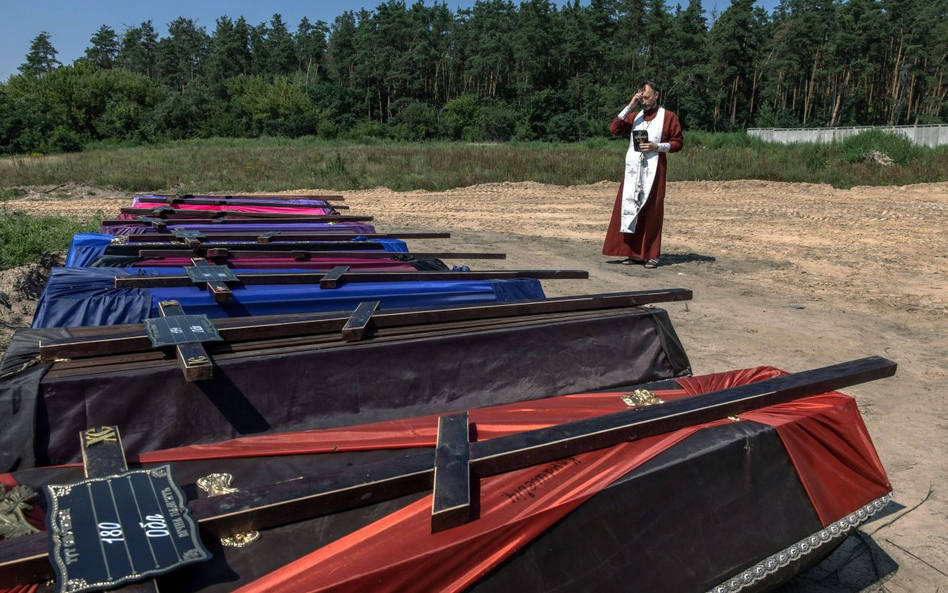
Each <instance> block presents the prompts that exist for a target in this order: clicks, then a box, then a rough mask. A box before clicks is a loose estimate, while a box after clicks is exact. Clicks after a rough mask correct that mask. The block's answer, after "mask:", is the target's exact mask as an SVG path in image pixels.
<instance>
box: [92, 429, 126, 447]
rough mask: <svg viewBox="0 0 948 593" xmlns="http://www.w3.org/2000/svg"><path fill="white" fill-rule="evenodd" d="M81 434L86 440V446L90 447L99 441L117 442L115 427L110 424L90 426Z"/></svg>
mask: <svg viewBox="0 0 948 593" xmlns="http://www.w3.org/2000/svg"><path fill="white" fill-rule="evenodd" d="M83 436H84V438H85V440H86V447H91V446H92V445H97V444H99V443H117V442H118V436H116V434H115V429H114V428H113V427H111V426H99V427H96V428H90V429H88V430H87V431H85V432H84V433H83Z"/></svg>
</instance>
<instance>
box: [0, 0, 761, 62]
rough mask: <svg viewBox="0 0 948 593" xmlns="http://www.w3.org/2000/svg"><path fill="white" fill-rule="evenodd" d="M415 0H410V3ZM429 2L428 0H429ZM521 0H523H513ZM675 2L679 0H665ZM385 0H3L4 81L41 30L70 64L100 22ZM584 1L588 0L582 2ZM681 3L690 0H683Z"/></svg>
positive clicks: (713, 0)
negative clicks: (331, 0)
mask: <svg viewBox="0 0 948 593" xmlns="http://www.w3.org/2000/svg"><path fill="white" fill-rule="evenodd" d="M413 1H414V0H408V2H407V3H408V4H411V3H412V2H413ZM427 1H428V2H429V3H430V0H427ZM514 1H515V2H517V3H519V0H514ZM666 1H667V4H669V5H670V6H674V5H675V4H678V0H666ZM777 1H778V0H757V2H758V4H759V5H760V6H763V7H764V8H766V9H768V10H771V9H773V7H774V6H776V4H777ZM555 2H556V3H557V4H562V3H563V1H562V0H555ZM380 3H381V0H376V1H370V2H363V1H362V0H354V1H351V2H326V1H321V0H310V1H308V2H306V1H303V0H283V1H282V2H260V1H259V0H256V1H251V0H227V1H224V0H189V1H183V0H158V1H152V2H142V1H141V0H92V1H83V0H0V80H6V79H7V78H8V77H9V76H10V75H11V74H16V73H17V66H19V65H20V64H22V63H23V61H24V58H25V56H26V53H27V52H28V51H29V48H30V42H31V41H32V40H33V38H34V37H36V36H37V35H38V34H39V32H40V31H48V32H49V33H50V39H51V41H52V43H53V47H55V48H56V49H57V50H58V51H59V55H58V56H57V57H58V59H59V61H60V62H63V63H64V64H68V63H70V62H72V61H73V60H75V59H76V58H78V57H80V56H82V55H83V52H84V51H85V48H86V47H88V45H89V40H90V39H91V38H92V34H93V33H95V31H96V29H98V28H99V27H100V26H102V25H109V26H110V27H112V28H113V29H115V31H116V32H117V33H118V34H119V35H120V36H121V33H122V31H124V30H125V29H126V28H127V27H130V26H135V25H138V24H139V23H141V22H142V21H147V20H151V21H152V22H153V23H154V25H155V28H157V29H158V32H159V34H160V35H161V36H164V35H165V34H166V33H167V29H166V25H167V23H169V22H171V21H172V20H174V19H175V18H177V17H179V16H183V17H186V18H191V19H195V20H196V21H197V22H198V24H199V25H202V26H204V27H205V28H207V30H208V32H211V31H213V30H214V21H215V20H216V19H217V17H219V16H222V15H228V16H230V17H233V18H237V17H238V16H241V15H243V16H244V17H245V18H246V19H247V20H248V21H249V22H251V23H254V24H256V23H260V22H263V21H266V20H269V19H270V17H271V16H272V15H273V14H274V13H280V14H281V15H282V16H283V21H284V22H286V23H287V27H288V28H290V30H291V31H292V30H295V29H296V25H297V24H298V23H299V21H300V19H301V18H303V17H304V16H306V17H308V18H309V19H310V20H311V21H316V20H323V21H326V22H327V23H330V22H332V20H333V19H334V18H335V17H336V16H338V15H339V14H341V13H342V12H343V11H344V10H359V9H360V8H363V7H364V8H368V9H373V8H375V7H376V6H378V5H379V4H380ZM447 3H448V5H449V6H450V7H451V8H452V9H457V8H458V7H468V6H471V5H472V4H474V0H448V1H447ZM584 3H585V2H584ZM681 3H682V4H685V3H687V0H681ZM702 3H703V5H704V8H705V10H706V11H711V10H713V9H715V8H717V10H718V12H720V11H723V10H724V9H725V8H727V7H728V6H729V5H730V0H702Z"/></svg>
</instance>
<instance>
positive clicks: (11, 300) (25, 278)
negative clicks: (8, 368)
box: [0, 253, 63, 354]
mask: <svg viewBox="0 0 948 593" xmlns="http://www.w3.org/2000/svg"><path fill="white" fill-rule="evenodd" d="M62 264H63V257H62V255H61V254H58V253H56V254H51V255H48V256H45V257H44V258H43V260H41V261H40V262H39V263H35V264H27V265H25V266H20V267H17V268H12V269H9V270H2V271H0V354H2V353H3V351H4V350H6V348H7V344H8V343H9V342H10V336H12V335H13V332H14V331H15V330H16V329H18V328H21V327H29V325H30V323H31V322H32V321H33V312H34V310H35V309H36V299H38V298H39V296H40V295H41V294H42V293H43V288H45V287H46V281H47V280H48V279H49V269H50V268H51V267H53V266H61V265H62Z"/></svg>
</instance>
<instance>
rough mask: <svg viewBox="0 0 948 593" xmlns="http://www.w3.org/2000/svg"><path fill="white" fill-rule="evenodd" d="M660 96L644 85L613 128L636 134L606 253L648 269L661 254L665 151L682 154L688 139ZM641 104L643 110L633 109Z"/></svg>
mask: <svg viewBox="0 0 948 593" xmlns="http://www.w3.org/2000/svg"><path fill="white" fill-rule="evenodd" d="M658 97H659V92H658V89H657V88H656V87H655V85H654V84H652V83H651V82H645V83H643V84H642V85H641V86H640V87H639V91H638V92H637V93H636V94H635V96H634V97H632V100H631V101H630V102H629V104H628V106H626V108H625V109H623V110H622V112H621V113H619V115H618V117H616V119H615V120H613V122H612V124H611V125H610V126H609V131H610V132H612V133H613V134H616V135H622V136H627V137H630V139H631V142H630V144H629V151H628V152H627V153H626V155H625V174H624V175H623V176H622V182H621V183H620V184H619V194H618V195H617V196H616V203H615V207H614V208H613V210H612V220H610V221H609V230H608V231H607V232H606V240H605V242H604V243H603V246H602V254H603V255H617V256H620V257H624V258H626V259H624V260H623V261H622V263H624V264H645V267H646V268H655V267H658V259H659V256H660V254H661V246H662V218H663V216H664V206H665V204H664V202H665V176H666V169H667V167H668V163H667V160H666V157H665V153H666V152H678V151H679V150H681V147H682V145H683V144H684V142H685V138H684V136H682V134H681V124H680V123H679V122H678V116H677V115H675V114H674V113H673V112H671V111H668V110H667V109H665V108H664V107H661V106H659V104H658ZM637 106H639V107H640V110H639V111H633V110H634V109H635V108H636V107H637Z"/></svg>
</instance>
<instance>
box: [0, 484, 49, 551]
mask: <svg viewBox="0 0 948 593" xmlns="http://www.w3.org/2000/svg"><path fill="white" fill-rule="evenodd" d="M34 498H36V491H35V490H33V489H32V488H30V487H29V486H14V487H13V488H11V489H10V490H7V489H6V488H4V486H3V484H0V535H2V536H3V537H4V538H6V539H11V538H14V537H22V536H24V535H30V534H31V533H38V532H39V529H37V528H35V527H33V526H32V525H30V523H29V521H27V520H26V516H25V515H24V514H23V511H24V510H29V509H31V508H33V505H31V504H28V502H27V501H29V500H32V499H34Z"/></svg>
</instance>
